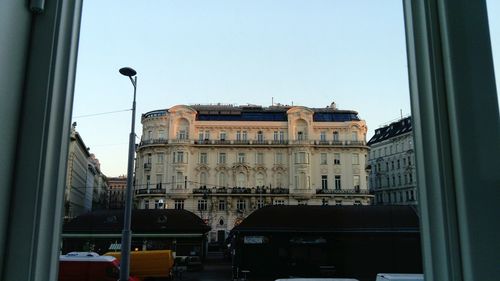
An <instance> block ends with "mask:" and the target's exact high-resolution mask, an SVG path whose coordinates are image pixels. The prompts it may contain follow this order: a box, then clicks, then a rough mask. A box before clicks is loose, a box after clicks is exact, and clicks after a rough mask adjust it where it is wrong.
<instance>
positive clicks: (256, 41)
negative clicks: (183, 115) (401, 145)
mask: <svg viewBox="0 0 500 281" xmlns="http://www.w3.org/2000/svg"><path fill="white" fill-rule="evenodd" d="M487 4H488V10H489V21H490V32H491V37H492V47H493V55H494V62H495V66H496V69H498V66H499V65H500V54H499V52H500V19H499V17H498V15H500V1H496V0H490V1H487ZM404 36H405V34H404V19H403V9H402V1H401V0H378V1H373V0H357V1H342V0H273V1H269V0H252V1H243V0H240V1H238V0H210V1H207V0H148V1H131V0H106V1H100V0H86V1H84V5H83V14H82V25H81V31H80V44H79V53H78V64H77V74H76V85H75V97H74V105H73V121H75V122H77V127H76V129H77V131H78V132H79V133H80V135H81V136H82V138H83V140H84V142H85V144H86V146H87V147H89V148H90V152H91V153H94V154H95V155H96V157H97V158H98V159H99V161H100V163H101V170H102V172H103V173H104V174H105V175H106V176H118V175H122V174H126V170H127V153H128V135H129V133H130V126H131V111H130V110H128V111H127V109H130V108H131V107H132V98H133V87H132V84H131V83H130V81H129V79H128V78H127V77H124V76H122V75H120V74H119V72H118V70H119V69H120V68H121V67H124V66H129V67H132V68H134V69H135V70H136V71H137V73H138V74H137V79H138V82H137V115H136V127H135V130H136V133H137V135H138V139H137V142H138V141H139V138H140V136H141V132H142V126H141V123H140V116H141V114H142V113H145V112H148V111H151V110H156V109H166V108H169V107H172V106H174V105H177V104H187V105H190V104H210V103H212V104H214V103H223V104H236V105H243V104H247V103H250V104H258V105H263V106H269V105H271V102H272V100H274V102H275V103H276V102H279V103H282V104H292V103H293V104H294V105H302V106H308V107H326V106H327V105H330V103H331V102H333V101H334V102H335V103H336V104H337V107H338V108H339V109H348V110H355V111H358V113H359V116H360V118H362V119H364V120H365V121H366V123H367V126H368V138H370V137H371V136H372V135H373V133H374V131H375V129H376V128H378V127H380V126H381V125H383V124H387V123H389V122H391V121H394V120H397V119H398V118H399V117H400V116H401V114H402V115H403V116H407V115H409V114H410V97H409V87H408V72H407V59H406V46H405V37H404ZM498 72H499V71H497V73H498ZM498 77H499V75H497V85H500V81H499V79H498ZM497 87H498V86H497ZM110 112H111V113H110ZM101 113H107V114H101ZM89 115H90V116H89Z"/></svg>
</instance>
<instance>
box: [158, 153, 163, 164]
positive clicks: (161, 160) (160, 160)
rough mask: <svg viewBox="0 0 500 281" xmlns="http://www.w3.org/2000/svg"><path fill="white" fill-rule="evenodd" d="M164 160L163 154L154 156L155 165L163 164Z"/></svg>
mask: <svg viewBox="0 0 500 281" xmlns="http://www.w3.org/2000/svg"><path fill="white" fill-rule="evenodd" d="M164 158H165V154H164V153H158V154H157V155H156V163H157V164H163V161H164Z"/></svg>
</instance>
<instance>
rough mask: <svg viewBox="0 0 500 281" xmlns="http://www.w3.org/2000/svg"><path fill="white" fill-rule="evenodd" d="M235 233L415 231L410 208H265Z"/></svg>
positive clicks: (249, 217)
mask: <svg viewBox="0 0 500 281" xmlns="http://www.w3.org/2000/svg"><path fill="white" fill-rule="evenodd" d="M234 230H235V231H239V232H256V231H257V232H285V231H286V232H290V231H295V232H370V231H383V232H418V231H419V219H418V216H417V213H416V212H415V209H413V207H411V206H267V207H264V208H261V209H259V210H256V211H255V212H253V213H252V214H251V215H249V216H248V217H247V218H246V219H245V220H243V221H242V222H241V224H239V225H238V226H237V227H236V228H235V229H234Z"/></svg>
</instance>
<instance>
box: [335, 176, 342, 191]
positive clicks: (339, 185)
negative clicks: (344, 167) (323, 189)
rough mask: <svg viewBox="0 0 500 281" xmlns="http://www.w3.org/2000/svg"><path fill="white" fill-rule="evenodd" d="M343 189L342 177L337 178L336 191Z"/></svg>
mask: <svg viewBox="0 0 500 281" xmlns="http://www.w3.org/2000/svg"><path fill="white" fill-rule="evenodd" d="M341 189H342V186H341V180H340V176H338V175H337V176H335V190H341Z"/></svg>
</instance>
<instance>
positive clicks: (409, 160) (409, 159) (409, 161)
mask: <svg viewBox="0 0 500 281" xmlns="http://www.w3.org/2000/svg"><path fill="white" fill-rule="evenodd" d="M408 166H411V158H410V156H408Z"/></svg>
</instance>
